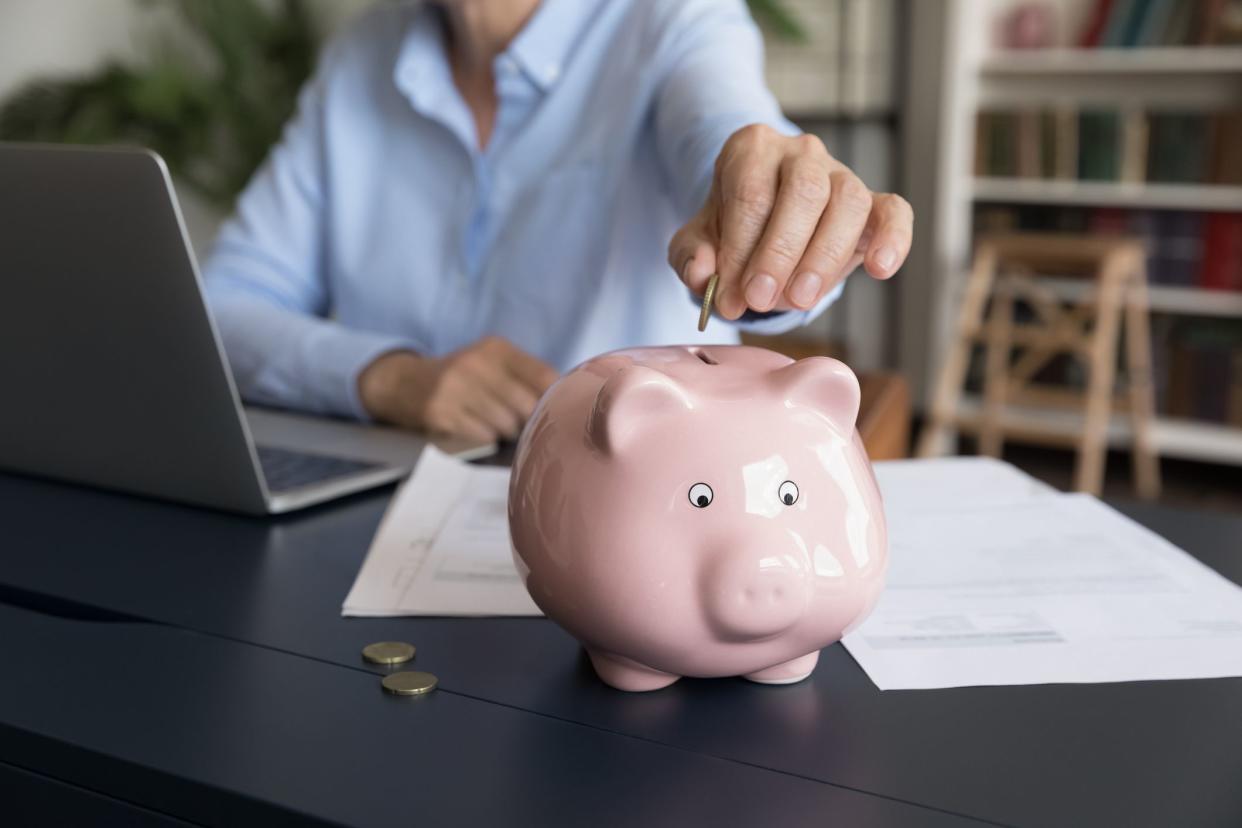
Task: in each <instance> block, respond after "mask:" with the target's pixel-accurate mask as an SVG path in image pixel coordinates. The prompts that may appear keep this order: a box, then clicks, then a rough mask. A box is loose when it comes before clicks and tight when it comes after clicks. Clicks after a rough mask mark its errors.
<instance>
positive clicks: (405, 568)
mask: <svg viewBox="0 0 1242 828" xmlns="http://www.w3.org/2000/svg"><path fill="white" fill-rule="evenodd" d="M508 497H509V470H508V469H506V468H499V467H494V466H472V465H470V464H468V463H463V462H462V461H460V460H456V459H454V458H452V457H449V456H448V455H446V454H444V453H443V452H441V451H439V450H437V449H436V448H435V447H434V446H427V448H426V449H424V451H423V454H422V457H421V458H420V459H419V461H418V466H417V467H416V468H415V470H414V473H413V474H412V475H411V476H410V478H409V479H408V480H406V482H405V483H404V484H402V486H401V488H400V490H398V492H397V494H396V496H395V497H394V498H393V501H392V503H390V504H389V506H388V511H387V513H386V514H385V515H384V519H383V521H382V522H381V523H380V527H379V530H378V531H377V532H376V534H375V539H374V540H372V541H371V549H370V551H369V552H368V553H367V557H366V560H365V561H363V563H362V569H361V570H360V571H359V572H358V577H357V579H356V580H355V581H354V586H353V589H351V590H350V591H349V595H348V596H347V597H346V598H345V606H344V608H343V610H342V614H344V615H475V616H477V615H541V614H542V613H540V611H539V608H538V607H536V606H535V602H534V601H532V600H531V599H530V596H529V595H528V594H527V592H526V587H525V585H523V584H522V580H521V578H520V577H519V576H518V573H517V569H516V568H515V567H514V565H513V555H512V552H511V551H510V549H511V547H510V545H509V520H508Z"/></svg>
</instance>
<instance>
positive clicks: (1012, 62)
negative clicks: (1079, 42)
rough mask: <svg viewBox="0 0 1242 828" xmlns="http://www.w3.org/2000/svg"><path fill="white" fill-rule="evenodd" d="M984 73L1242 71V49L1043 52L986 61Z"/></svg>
mask: <svg viewBox="0 0 1242 828" xmlns="http://www.w3.org/2000/svg"><path fill="white" fill-rule="evenodd" d="M979 71H980V73H981V74H983V75H986V76H993V77H1002V76H1006V75H1010V76H1012V75H1055V76H1065V75H1083V74H1088V75H1104V74H1108V75H1118V74H1122V75H1148V74H1155V75H1184V74H1204V73H1212V74H1216V73H1222V72H1225V73H1228V72H1242V49H1240V48H1238V47H1234V46H1210V47H1209V46H1205V47H1199V48H1192V47H1182V46H1175V47H1153V48H1144V49H1041V50H1039V51H1030V52H1016V53H1015V52H1006V53H1004V54H992V55H987V56H985V57H984V58H983V61H982V62H981V64H980V66H979Z"/></svg>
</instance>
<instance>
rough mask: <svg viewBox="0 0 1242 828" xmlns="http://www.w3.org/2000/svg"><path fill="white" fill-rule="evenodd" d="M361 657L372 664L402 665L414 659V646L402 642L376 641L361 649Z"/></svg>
mask: <svg viewBox="0 0 1242 828" xmlns="http://www.w3.org/2000/svg"><path fill="white" fill-rule="evenodd" d="M362 657H363V658H365V659H366V660H367V661H369V662H371V663H372V664H404V663H406V662H407V661H409V660H410V659H412V658H413V657H414V645H413V644H407V643H405V642H404V641H377V642H375V643H374V644H368V645H367V646H365V647H363V648H362Z"/></svg>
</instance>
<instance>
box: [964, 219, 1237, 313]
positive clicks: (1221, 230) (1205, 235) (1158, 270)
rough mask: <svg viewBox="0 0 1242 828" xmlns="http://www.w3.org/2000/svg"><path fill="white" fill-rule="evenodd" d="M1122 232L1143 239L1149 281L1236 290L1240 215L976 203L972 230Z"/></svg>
mask: <svg viewBox="0 0 1242 828" xmlns="http://www.w3.org/2000/svg"><path fill="white" fill-rule="evenodd" d="M1017 231H1028V232H1045V233H1080V234H1085V235H1092V236H1101V235H1103V236H1107V235H1127V236H1133V237H1135V238H1140V239H1142V240H1143V242H1144V245H1145V247H1146V249H1147V278H1148V281H1150V282H1151V283H1152V284H1153V285H1169V286H1175V287H1187V288H1203V289H1208V290H1226V291H1234V292H1242V213H1202V212H1197V211H1193V210H1137V209H1131V208H1125V207H1059V206H1050V205H1020V206H1011V205H981V206H980V207H978V208H977V209H976V211H975V232H976V234H979V233H1006V232H1017Z"/></svg>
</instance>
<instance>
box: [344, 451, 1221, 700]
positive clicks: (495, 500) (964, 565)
mask: <svg viewBox="0 0 1242 828" xmlns="http://www.w3.org/2000/svg"><path fill="white" fill-rule="evenodd" d="M875 469H876V477H877V479H878V480H879V483H880V488H881V490H882V491H883V493H884V502H885V512H886V514H887V518H888V525H889V547H890V549H889V577H888V586H887V588H886V589H885V591H884V593H883V595H882V596H881V598H880V601H879V604H878V605H877V606H876V608H875V610H874V612H873V613H872V614H871V616H870V617H869V618H868V619H867V620H866V621H864V622H863V624H862V625H861V626H860V627H859V628H858V629H857V630H855V631H853V632H852V633H850V635H848V636H846V639H845V646H846V647H847V648H848V650H849V651H850V653H851V654H852V655H853V656H854V658H855V659H857V661H858V663H859V664H860V665H861V666H862V668H863V669H864V670H865V671H866V672H867V675H869V676H870V677H871V679H872V680H873V681H874V682H875V683H876V685H878V686H879V687H880V689H882V690H895V689H918V688H934V687H958V686H966V685H998V684H1042V683H1051V682H1105V681H1134V680H1142V679H1171V678H1211V677H1220V676H1242V588H1239V587H1238V586H1235V585H1234V584H1232V583H1231V582H1229V581H1228V580H1227V579H1225V578H1223V577H1222V576H1220V575H1218V574H1216V573H1215V572H1214V571H1212V570H1211V569H1209V568H1208V567H1206V566H1204V565H1203V564H1201V563H1199V562H1198V561H1196V560H1195V559H1194V558H1193V557H1191V556H1190V555H1188V554H1186V553H1185V552H1183V551H1181V550H1180V549H1178V548H1176V547H1174V546H1173V545H1172V544H1170V543H1168V542H1167V541H1165V540H1164V539H1162V538H1160V537H1159V536H1157V535H1155V534H1153V533H1152V532H1150V531H1148V530H1147V529H1145V528H1143V527H1142V526H1139V525H1138V524H1136V523H1134V522H1133V521H1131V520H1129V519H1128V518H1126V517H1125V516H1123V515H1121V514H1119V513H1118V512H1116V511H1114V510H1113V509H1110V508H1109V507H1108V506H1106V505H1104V504H1103V503H1101V502H1100V501H1098V500H1096V499H1095V498H1092V497H1089V496H1087V495H1063V494H1058V493H1057V492H1056V491H1054V490H1053V489H1051V488H1049V487H1048V486H1045V485H1044V484H1042V483H1040V482H1039V481H1037V480H1035V479H1034V478H1032V477H1030V476H1028V475H1026V474H1024V473H1023V472H1021V471H1019V470H1018V469H1016V468H1014V467H1013V466H1010V465H1009V464H1007V463H1002V462H1000V461H998V460H991V459H987V458H944V459H938V460H901V461H894V462H888V463H876V464H875ZM508 482H509V473H508V470H507V469H504V468H497V467H487V466H472V465H469V464H466V463H463V462H461V461H459V460H456V459H453V458H451V457H448V456H447V455H445V454H443V453H441V452H439V451H437V450H436V449H434V448H432V447H428V448H427V450H426V451H425V452H424V453H423V456H422V458H421V459H420V461H419V463H418V466H417V468H416V469H415V471H414V473H413V475H411V477H410V479H409V480H407V481H406V483H405V484H404V485H403V486H402V487H401V489H400V490H399V491H398V492H397V494H396V496H395V497H394V498H393V501H392V503H391V504H390V505H389V507H388V512H387V513H386V514H385V516H384V519H383V521H382V522H381V523H380V527H379V530H378V531H377V532H376V535H375V538H374V540H373V541H372V543H371V549H370V551H369V552H368V554H367V557H366V560H365V561H364V562H363V565H362V569H361V571H359V573H358V577H357V580H356V581H355V582H354V585H353V588H352V589H351V590H350V593H349V596H348V597H347V598H346V599H345V605H344V608H343V613H344V614H345V615H372V616H376V615H464V616H480V615H505V616H516V615H539V614H540V612H539V609H538V608H537V607H536V606H535V604H534V602H533V601H531V599H530V597H529V596H528V595H527V593H526V589H525V587H524V586H523V584H522V581H521V578H520V577H519V576H518V573H517V570H516V568H515V566H514V563H513V558H512V553H511V551H510V543H509V530H508V520H507V505H506V504H507V499H508ZM1239 547H1240V548H1239V549H1238V554H1242V539H1240V540H1239Z"/></svg>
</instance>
